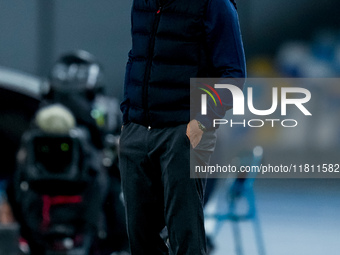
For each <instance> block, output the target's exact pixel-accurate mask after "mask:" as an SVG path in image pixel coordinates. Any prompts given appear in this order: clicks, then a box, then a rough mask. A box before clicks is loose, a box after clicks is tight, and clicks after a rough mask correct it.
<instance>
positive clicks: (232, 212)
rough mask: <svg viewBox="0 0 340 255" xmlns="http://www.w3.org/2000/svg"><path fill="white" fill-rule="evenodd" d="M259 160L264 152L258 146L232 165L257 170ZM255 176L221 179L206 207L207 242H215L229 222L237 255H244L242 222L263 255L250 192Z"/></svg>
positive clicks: (243, 174) (236, 175) (253, 197)
mask: <svg viewBox="0 0 340 255" xmlns="http://www.w3.org/2000/svg"><path fill="white" fill-rule="evenodd" d="M262 158H263V149H262V147H260V146H257V147H255V148H254V149H253V150H252V151H251V152H243V153H242V154H241V155H240V156H239V157H237V158H235V159H234V160H233V161H235V164H237V165H239V166H250V167H254V166H260V164H261V162H262ZM236 162H237V163H236ZM256 174H257V173H256V172H249V173H237V174H235V175H234V176H231V178H227V179H220V180H219V181H218V182H217V184H216V188H215V190H214V192H213V194H212V196H211V199H210V201H208V203H207V205H206V207H205V218H206V229H207V233H210V238H213V239H214V238H215V237H216V236H217V234H218V233H219V231H220V229H221V227H222V222H224V221H226V220H229V221H230V222H231V224H232V231H233V236H234V243H235V251H236V254H237V255H243V254H244V252H243V248H242V238H241V233H240V226H239V223H240V222H242V221H251V222H252V225H253V229H254V234H255V242H256V244H257V250H258V254H259V255H265V248H264V242H263V237H262V232H261V228H260V223H259V219H258V217H257V210H256V204H255V195H254V190H253V186H254V181H255V177H256ZM244 201H245V202H244ZM242 205H243V207H242ZM244 205H246V207H245V208H244ZM240 209H243V210H242V211H241V210H240Z"/></svg>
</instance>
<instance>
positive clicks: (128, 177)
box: [119, 123, 216, 255]
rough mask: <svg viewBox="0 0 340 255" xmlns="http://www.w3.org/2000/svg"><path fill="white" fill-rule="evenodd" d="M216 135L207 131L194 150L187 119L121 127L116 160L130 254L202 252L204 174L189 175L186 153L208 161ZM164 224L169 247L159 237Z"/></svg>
mask: <svg viewBox="0 0 340 255" xmlns="http://www.w3.org/2000/svg"><path fill="white" fill-rule="evenodd" d="M214 137H215V133H214V132H213V131H212V132H210V133H209V132H205V133H204V135H203V137H202V140H201V142H200V144H199V145H198V146H197V147H196V148H195V150H193V149H192V147H191V145H190V141H189V139H188V137H187V136H186V125H179V126H176V127H169V128H162V129H150V130H149V129H148V128H146V127H144V126H141V125H138V124H134V123H128V124H127V125H125V126H124V127H123V130H122V134H121V138H120V160H119V162H120V171H121V179H122V188H123V193H124V200H125V210H126V217H127V229H128V235H129V242H130V249H131V254H132V255H150V254H152V255H157V254H169V252H170V254H174V255H184V254H185V255H200V254H206V238H205V230H204V217H203V197H204V186H205V179H204V178H203V179H201V178H200V179H198V178H196V179H195V178H190V154H191V156H192V160H194V161H197V164H200V165H202V164H208V161H209V158H210V155H211V153H212V152H213V149H214V143H215V140H214V139H212V138H214ZM215 138H216V137H215ZM164 226H167V228H168V233H169V241H170V247H171V248H170V251H169V249H168V247H167V246H166V245H165V243H164V241H163V239H162V238H161V237H160V232H161V231H162V229H163V228H164Z"/></svg>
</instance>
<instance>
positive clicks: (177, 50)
mask: <svg viewBox="0 0 340 255" xmlns="http://www.w3.org/2000/svg"><path fill="white" fill-rule="evenodd" d="M131 22H132V50H131V51H130V52H129V61H128V64H127V68H126V77H125V85H124V100H123V102H122V104H121V110H122V112H123V123H124V125H123V127H122V134H121V139H120V170H121V178H122V187H123V192H124V200H125V207H126V212H127V224H128V234H129V240H130V248H131V254H132V255H138V254H142V255H149V254H155V255H156V254H168V253H169V251H170V254H185V255H198V254H206V241H205V239H206V238H205V231H204V224H203V222H204V221H203V220H204V219H203V218H204V217H203V206H202V202H203V194H204V186H205V180H204V179H194V178H190V151H191V152H192V153H193V154H194V158H195V159H196V160H197V161H198V162H199V164H200V165H204V164H205V165H206V164H208V162H209V158H210V155H211V153H212V152H213V150H214V146H215V138H216V136H215V130H214V128H213V127H212V121H211V120H212V119H214V118H222V117H223V116H224V114H225V111H226V110H227V109H228V108H230V106H231V105H232V102H230V99H229V98H226V97H223V95H221V98H222V101H223V107H222V108H223V109H222V110H221V111H219V112H217V111H215V110H214V108H213V107H211V105H210V103H211V102H208V111H209V112H208V113H209V114H208V115H205V116H202V115H200V114H197V116H195V115H193V114H192V113H191V114H190V78H191V77H222V78H224V77H225V78H244V77H245V76H246V71H245V60H244V51H243V45H242V39H241V34H240V28H239V23H238V16H237V12H236V8H235V5H234V1H231V0H134V3H133V7H132V19H131ZM235 85H238V86H240V87H241V86H242V84H235ZM190 116H194V117H190ZM164 226H167V228H168V231H169V242H170V247H169V248H168V247H167V246H166V245H165V243H164V241H163V240H162V238H161V237H160V235H159V233H160V232H161V230H162V229H163V228H164Z"/></svg>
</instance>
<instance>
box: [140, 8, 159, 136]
mask: <svg viewBox="0 0 340 255" xmlns="http://www.w3.org/2000/svg"><path fill="white" fill-rule="evenodd" d="M161 12H162V5H161V4H159V5H158V10H157V11H156V13H155V20H154V22H153V27H152V32H151V38H150V45H149V55H148V62H147V65H146V70H145V78H144V94H143V98H144V109H145V111H146V118H147V125H148V128H149V129H151V127H150V124H151V123H150V113H149V103H148V94H149V85H148V83H149V79H150V73H151V65H152V59H153V53H154V46H155V40H156V33H157V29H158V25H159V21H160V17H161V15H160V14H161Z"/></svg>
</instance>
